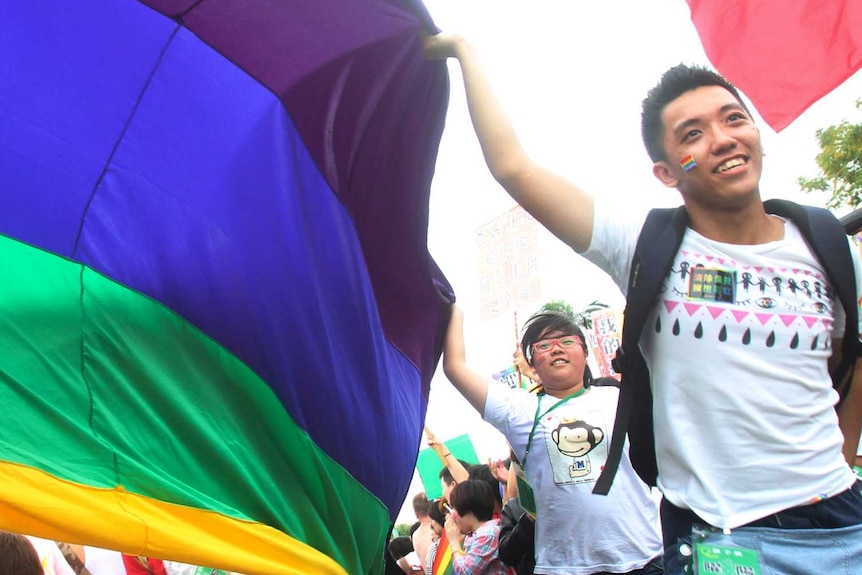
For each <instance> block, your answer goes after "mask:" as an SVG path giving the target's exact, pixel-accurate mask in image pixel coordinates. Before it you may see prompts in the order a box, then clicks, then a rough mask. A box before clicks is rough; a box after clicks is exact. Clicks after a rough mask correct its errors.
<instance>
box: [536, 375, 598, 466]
mask: <svg viewBox="0 0 862 575" xmlns="http://www.w3.org/2000/svg"><path fill="white" fill-rule="evenodd" d="M586 391H587V388H586V387H582V388H581V389H579V390H578V391H576V392H575V393H573V394H571V395H567V396H566V397H564V398H563V399H561V400H560V401H558V402H557V403H555V404H554V405H552V406H551V407H549V408H548V410H547V411H545V413H542V414H541V415H540V414H539V410H540V409H541V407H542V397H544V396H545V392H544V391H543V392H541V393H539V401H537V402H536V416H535V417H534V418H533V428H532V429H531V430H530V438H529V439H528V440H527V450H526V451H524V461H522V462H521V467H522V468H524V469H526V468H527V456H528V455H530V446H531V445H533V434H534V433H536V426H537V425H539V420H541V419H542V418H543V417H545V416H546V415H548V414H549V413H551V412H552V411H554V410H555V409H557V408H558V407H560V406H561V405H563V404H564V403H566V402H567V401H569V400H570V399H572V398H574V397H578V396H579V395H583V394H584V393H585V392H586Z"/></svg>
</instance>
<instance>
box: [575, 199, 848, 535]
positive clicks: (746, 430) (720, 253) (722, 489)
mask: <svg viewBox="0 0 862 575" xmlns="http://www.w3.org/2000/svg"><path fill="white" fill-rule="evenodd" d="M642 224H643V220H642V219H641V220H640V221H638V222H632V223H626V222H621V221H620V220H619V218H618V217H617V216H616V215H612V214H611V213H609V212H604V211H600V210H598V209H597V211H596V217H595V222H594V228H593V240H592V245H591V246H590V249H589V251H588V252H586V253H585V254H584V256H585V257H587V259H590V260H591V261H593V262H594V263H596V264H597V265H599V266H600V267H602V268H603V269H605V271H607V272H608V273H609V274H610V275H611V276H612V277H613V278H614V280H615V281H616V282H617V285H619V286H620V287H621V289H622V290H623V291H624V292H625V291H626V288H627V284H628V274H629V267H630V264H631V258H632V256H633V253H634V248H635V244H636V241H637V236H638V233H639V231H640V227H641V226H642ZM851 251H852V253H853V254H854V260H855V262H856V276H857V283H858V285H859V286H860V287H862V276H860V270H862V266H860V264H859V254H858V252H857V251H856V249H855V247H853V248H852V250H851ZM658 300H659V301H658V305H657V306H656V307H655V309H653V310H652V312H651V314H650V316H649V318H648V320H647V323H646V326H645V328H644V335H643V337H642V340H641V350H642V351H643V353H644V357H645V358H646V361H647V364H648V365H649V368H650V371H651V373H652V392H653V406H654V418H653V419H654V426H655V439H656V453H657V460H658V471H659V475H658V486H659V488H660V489H661V491H662V493H663V494H664V496H665V497H666V498H667V499H668V501H670V502H671V503H673V504H675V505H677V506H679V507H683V508H687V509H692V510H693V511H694V512H695V513H697V514H698V515H699V516H700V517H702V518H703V519H704V520H705V521H707V522H709V523H710V524H712V525H715V526H717V527H722V528H733V527H738V526H740V525H744V524H746V523H749V522H751V521H754V520H756V519H759V518H761V517H765V516H767V515H769V514H771V513H775V512H778V511H781V510H783V509H787V508H790V507H795V506H797V505H802V504H805V503H808V502H811V501H814V500H816V499H817V498H819V497H823V496H831V495H835V494H837V493H840V492H841V491H844V490H846V489H847V488H848V487H850V486H851V485H852V484H853V482H854V480H855V477H854V475H853V472H852V471H851V470H850V467H849V466H848V465H847V464H846V462H845V460H844V457H843V456H842V453H841V449H842V445H843V436H842V433H841V431H840V429H839V427H838V419H837V415H836V412H835V409H834V406H835V404H836V402H837V400H838V394H837V393H836V392H835V390H834V389H833V387H832V381H831V379H830V377H829V373H828V368H827V360H828V359H829V357H830V355H831V353H832V349H831V346H832V338H833V337H840V336H842V335H843V327H844V310H843V309H842V308H841V305H840V303H839V302H838V301H837V299H836V298H835V296H834V292H833V288H832V286H831V285H829V282H828V280H827V279H826V277H825V272H824V270H823V267H822V266H821V265H820V263H819V262H818V261H817V259H816V258H815V257H814V255H813V254H812V253H811V250H810V249H809V247H808V245H807V243H806V242H805V239H804V238H803V237H802V234H801V232H800V231H799V229H798V228H797V227H796V225H795V224H794V223H793V222H791V221H786V222H785V225H784V238H783V239H781V240H779V241H774V242H769V243H766V244H760V245H736V244H726V243H721V242H716V241H712V240H710V239H707V238H706V237H704V236H702V235H700V234H698V233H697V232H695V231H693V230H691V229H689V230H687V231H686V233H685V236H684V237H683V243H682V245H681V247H680V250H679V251H678V252H677V254H676V256H675V258H674V261H673V265H672V269H671V272H670V274H669V275H668V277H667V278H666V279H665V281H664V283H663V286H662V290H661V293H660V294H659V297H658ZM854 335H855V334H854ZM857 384H862V382H857Z"/></svg>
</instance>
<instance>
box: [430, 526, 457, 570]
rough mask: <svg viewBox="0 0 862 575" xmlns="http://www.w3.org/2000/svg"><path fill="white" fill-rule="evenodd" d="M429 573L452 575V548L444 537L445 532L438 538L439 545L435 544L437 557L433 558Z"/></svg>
mask: <svg viewBox="0 0 862 575" xmlns="http://www.w3.org/2000/svg"><path fill="white" fill-rule="evenodd" d="M431 573H432V574H433V575H453V574H454V573H455V567H454V566H453V565H452V548H451V547H449V537H448V536H447V535H446V530H445V529H444V530H443V534H442V535H441V536H440V543H438V544H437V555H435V556H434V563H432V564H431Z"/></svg>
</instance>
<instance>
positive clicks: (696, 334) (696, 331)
mask: <svg viewBox="0 0 862 575" xmlns="http://www.w3.org/2000/svg"><path fill="white" fill-rule="evenodd" d="M694 337H696V338H697V339H700V338H702V337H703V324H702V323H700V322H697V327H696V328H694Z"/></svg>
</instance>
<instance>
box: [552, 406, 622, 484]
mask: <svg viewBox="0 0 862 575" xmlns="http://www.w3.org/2000/svg"><path fill="white" fill-rule="evenodd" d="M581 418H582V419H581ZM541 428H542V434H543V435H544V436H545V444H546V446H547V449H548V457H549V458H550V462H551V469H553V471H554V483H555V484H556V485H572V484H575V483H591V482H594V481H595V480H596V479H598V476H599V475H600V474H601V471H602V468H603V467H604V465H605V460H606V459H607V456H608V449H607V446H608V443H609V442H608V441H607V440H606V436H607V433H606V432H605V423H604V419H603V417H602V415H601V412H600V411H598V410H590V411H586V412H585V411H583V410H582V409H579V410H578V411H577V416H576V415H575V413H574V412H573V410H571V409H566V408H563V409H559V410H555V411H554V412H553V413H549V414H547V415H545V416H544V417H543V418H542V421H541Z"/></svg>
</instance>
